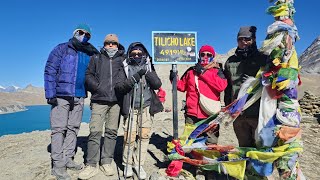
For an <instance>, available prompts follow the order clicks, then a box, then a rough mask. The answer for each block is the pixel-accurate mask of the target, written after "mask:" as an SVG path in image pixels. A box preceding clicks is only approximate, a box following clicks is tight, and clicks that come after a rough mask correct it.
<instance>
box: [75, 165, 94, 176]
mask: <svg viewBox="0 0 320 180" xmlns="http://www.w3.org/2000/svg"><path fill="white" fill-rule="evenodd" d="M98 173H99V169H98V167H93V166H90V165H87V166H86V167H84V169H83V171H81V172H80V173H79V179H89V178H92V177H93V176H95V175H97V174H98Z"/></svg>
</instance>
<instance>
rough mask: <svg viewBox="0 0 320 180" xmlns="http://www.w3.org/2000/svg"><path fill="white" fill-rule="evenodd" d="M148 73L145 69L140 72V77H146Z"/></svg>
mask: <svg viewBox="0 0 320 180" xmlns="http://www.w3.org/2000/svg"><path fill="white" fill-rule="evenodd" d="M146 72H147V70H146V69H145V68H142V69H140V71H138V74H139V75H140V77H142V76H143V75H145V74H146Z"/></svg>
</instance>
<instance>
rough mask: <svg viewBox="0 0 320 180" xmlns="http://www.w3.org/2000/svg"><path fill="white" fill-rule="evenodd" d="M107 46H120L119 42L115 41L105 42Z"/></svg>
mask: <svg viewBox="0 0 320 180" xmlns="http://www.w3.org/2000/svg"><path fill="white" fill-rule="evenodd" d="M105 44H108V45H109V44H111V45H112V46H115V45H117V46H118V43H117V42H114V41H107V42H105Z"/></svg>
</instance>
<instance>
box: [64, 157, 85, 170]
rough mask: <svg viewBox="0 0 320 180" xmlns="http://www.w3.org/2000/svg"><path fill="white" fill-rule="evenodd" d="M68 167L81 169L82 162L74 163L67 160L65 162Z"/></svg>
mask: <svg viewBox="0 0 320 180" xmlns="http://www.w3.org/2000/svg"><path fill="white" fill-rule="evenodd" d="M66 166H67V168H68V169H72V170H77V171H79V170H81V169H82V168H83V165H82V164H76V163H75V162H74V161H73V160H71V159H70V160H68V162H67V164H66Z"/></svg>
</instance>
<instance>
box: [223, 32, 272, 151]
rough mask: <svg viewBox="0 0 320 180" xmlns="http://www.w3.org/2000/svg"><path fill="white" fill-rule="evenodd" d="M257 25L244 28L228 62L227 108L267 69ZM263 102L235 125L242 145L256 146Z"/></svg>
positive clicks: (256, 105)
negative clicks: (247, 82) (249, 81)
mask: <svg viewBox="0 0 320 180" xmlns="http://www.w3.org/2000/svg"><path fill="white" fill-rule="evenodd" d="M256 30H257V28H256V27H255V26H245V27H241V28H240V30H239V33H238V36H237V41H238V47H237V49H236V52H235V54H234V55H232V56H231V57H229V58H228V60H227V61H226V63H225V68H224V74H225V77H226V78H227V80H228V86H227V88H226V90H225V96H224V101H225V105H228V104H230V103H231V102H233V101H234V100H236V99H237V96H238V93H239V90H240V86H241V84H242V83H243V82H244V81H245V80H246V79H247V78H248V77H249V76H252V77H255V76H256V74H257V72H258V71H259V69H260V67H262V66H265V64H266V62H267V56H265V55H263V54H262V53H260V52H259V51H258V49H257V45H256ZM259 106H260V101H259V100H258V101H257V102H255V103H254V104H253V105H252V106H251V107H249V108H248V109H247V110H245V111H244V113H243V114H242V115H241V116H240V117H238V118H237V119H236V121H235V122H234V123H233V126H234V131H235V133H236V135H237V138H238V142H239V146H241V147H255V131H256V128H257V125H258V118H259Z"/></svg>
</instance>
